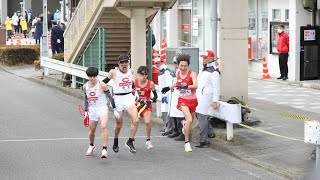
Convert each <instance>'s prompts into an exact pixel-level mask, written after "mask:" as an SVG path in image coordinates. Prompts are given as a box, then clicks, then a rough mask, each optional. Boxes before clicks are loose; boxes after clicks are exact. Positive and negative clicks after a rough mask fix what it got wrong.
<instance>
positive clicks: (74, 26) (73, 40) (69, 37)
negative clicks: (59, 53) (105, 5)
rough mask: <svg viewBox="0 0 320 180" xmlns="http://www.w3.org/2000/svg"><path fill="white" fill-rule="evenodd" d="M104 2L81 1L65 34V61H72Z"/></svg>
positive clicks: (96, 0)
mask: <svg viewBox="0 0 320 180" xmlns="http://www.w3.org/2000/svg"><path fill="white" fill-rule="evenodd" d="M103 1H104V0H90V1H88V0H81V1H80V2H79V4H78V6H77V8H76V10H75V12H74V15H73V16H72V18H71V20H70V23H69V24H68V26H67V29H66V31H65V34H64V37H65V38H64V39H65V48H66V51H65V53H64V56H65V58H64V59H70V57H71V55H72V53H73V51H74V50H75V49H76V46H77V45H78V43H79V41H80V40H81V38H82V35H83V34H84V31H85V30H86V28H87V26H88V24H89V23H91V21H90V20H91V19H92V18H93V17H94V14H95V12H96V10H97V8H99V7H100V5H101V4H102V2H103Z"/></svg>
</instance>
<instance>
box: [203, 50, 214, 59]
mask: <svg viewBox="0 0 320 180" xmlns="http://www.w3.org/2000/svg"><path fill="white" fill-rule="evenodd" d="M200 57H202V58H207V57H214V52H213V51H211V50H206V52H205V53H203V54H201V55H200Z"/></svg>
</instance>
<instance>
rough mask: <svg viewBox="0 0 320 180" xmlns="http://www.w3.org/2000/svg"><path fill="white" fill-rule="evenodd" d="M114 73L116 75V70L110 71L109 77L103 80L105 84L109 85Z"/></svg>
mask: <svg viewBox="0 0 320 180" xmlns="http://www.w3.org/2000/svg"><path fill="white" fill-rule="evenodd" d="M114 73H115V70H114V69H111V70H110V71H109V74H108V77H106V78H105V79H104V80H103V82H104V83H106V84H108V82H109V81H110V80H111V79H113V76H114Z"/></svg>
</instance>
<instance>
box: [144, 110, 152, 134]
mask: <svg viewBox="0 0 320 180" xmlns="http://www.w3.org/2000/svg"><path fill="white" fill-rule="evenodd" d="M143 116H144V122H145V124H146V131H147V139H150V136H151V111H146V112H144V114H143Z"/></svg>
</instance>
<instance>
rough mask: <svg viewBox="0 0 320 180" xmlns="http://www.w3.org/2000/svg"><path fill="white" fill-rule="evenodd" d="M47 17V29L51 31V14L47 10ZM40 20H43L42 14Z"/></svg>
mask: <svg viewBox="0 0 320 180" xmlns="http://www.w3.org/2000/svg"><path fill="white" fill-rule="evenodd" d="M47 18H48V19H47V22H48V31H51V28H52V20H53V17H52V14H51V13H50V11H48V15H47ZM42 22H43V16H42Z"/></svg>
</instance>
